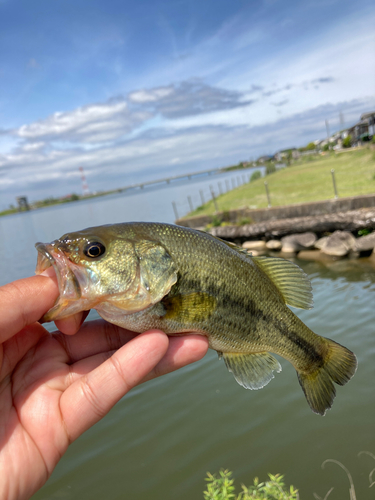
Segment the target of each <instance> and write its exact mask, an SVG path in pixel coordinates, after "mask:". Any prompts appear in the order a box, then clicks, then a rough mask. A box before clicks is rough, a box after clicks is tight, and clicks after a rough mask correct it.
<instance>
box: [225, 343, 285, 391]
mask: <svg viewBox="0 0 375 500" xmlns="http://www.w3.org/2000/svg"><path fill="white" fill-rule="evenodd" d="M222 357H223V358H224V361H225V364H226V367H227V368H228V370H229V371H230V372H232V373H233V375H234V378H235V379H236V381H237V382H238V383H239V384H240V385H242V387H245V389H255V390H256V389H262V387H264V386H265V385H267V384H268V383H269V382H270V381H271V380H272V379H273V378H274V374H273V372H274V371H275V372H277V373H278V372H281V365H280V363H279V362H278V361H277V359H275V358H274V357H273V356H272V355H271V354H269V353H268V352H257V353H251V354H249V353H245V354H243V353H232V352H224V353H222Z"/></svg>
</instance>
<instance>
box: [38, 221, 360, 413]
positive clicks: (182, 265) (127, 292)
mask: <svg viewBox="0 0 375 500" xmlns="http://www.w3.org/2000/svg"><path fill="white" fill-rule="evenodd" d="M36 248H37V250H38V252H39V254H38V263H37V268H36V273H37V274H40V273H41V272H43V271H44V270H45V269H47V268H48V267H50V266H51V265H52V266H53V268H54V270H55V272H56V275H57V279H58V284H59V291H60V295H59V298H58V300H57V302H56V304H55V306H54V307H53V308H52V309H50V310H49V311H48V312H47V313H46V314H45V316H44V317H43V318H42V320H43V321H53V320H57V319H61V318H64V317H67V316H70V315H72V314H74V313H77V312H79V311H83V310H89V309H92V308H93V309H96V310H97V311H98V313H99V314H100V316H102V318H104V319H105V320H107V321H109V322H111V323H114V324H116V325H118V326H121V327H124V328H127V329H129V330H132V331H135V332H143V331H146V330H148V329H151V328H159V329H161V330H163V331H164V332H165V333H167V334H168V335H180V334H184V333H185V334H186V333H191V332H195V333H198V334H201V335H205V336H206V337H207V338H208V341H209V345H210V347H211V348H212V349H215V350H216V351H217V352H218V353H219V357H220V358H223V359H224V362H225V364H226V366H227V368H228V369H229V371H230V372H232V373H233V375H234V377H235V379H236V380H237V382H238V383H239V384H241V385H242V386H243V387H245V388H247V389H260V388H262V387H264V386H265V385H266V384H268V382H270V380H271V379H272V378H273V377H274V375H273V372H279V371H281V366H280V364H279V362H278V361H277V360H276V358H275V357H274V356H272V355H271V354H270V353H271V352H272V353H275V354H278V355H280V356H282V357H283V358H285V359H287V360H288V361H290V363H291V364H292V365H293V366H294V368H295V369H296V371H297V375H298V380H299V382H300V384H301V386H302V389H303V392H304V394H305V396H306V399H307V402H308V404H309V405H310V407H311V409H312V410H313V411H314V412H315V413H318V414H320V415H324V414H325V412H326V410H327V409H328V408H330V407H331V405H332V402H333V399H334V397H335V386H334V383H336V384H339V385H344V384H345V383H346V382H348V380H350V378H351V377H352V376H353V375H354V373H355V370H356V367H357V360H356V357H355V355H354V354H353V353H352V352H351V351H349V350H348V349H346V348H345V347H343V346H341V345H340V344H338V343H336V342H334V341H333V340H329V339H326V338H324V337H321V336H319V335H316V334H315V333H314V332H312V331H311V330H310V329H309V328H308V327H307V326H306V325H305V324H304V323H303V322H302V321H301V320H300V319H299V318H298V317H297V316H296V315H295V314H294V313H293V312H292V311H291V310H290V309H289V308H288V307H287V304H288V305H290V306H294V307H299V308H303V309H310V308H311V307H312V292H311V284H310V281H309V279H308V277H307V276H306V274H305V273H304V272H303V271H302V270H301V269H300V268H299V267H298V266H297V265H295V264H293V263H292V262H289V261H287V260H284V259H280V258H274V257H252V256H251V255H249V254H247V253H246V252H245V251H244V250H242V249H240V248H238V247H235V246H233V245H231V244H229V243H226V242H225V241H223V240H220V239H218V238H215V237H213V236H210V235H209V234H206V233H203V232H200V231H196V230H193V229H188V228H183V227H179V226H174V225H169V224H158V223H143V222H140V223H138V222H133V223H124V224H114V225H107V226H99V227H93V228H88V229H84V230H83V231H78V232H72V233H68V234H65V235H64V236H62V237H61V238H60V239H57V240H55V241H53V242H51V243H48V244H44V243H37V244H36Z"/></svg>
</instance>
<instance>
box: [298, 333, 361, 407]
mask: <svg viewBox="0 0 375 500" xmlns="http://www.w3.org/2000/svg"><path fill="white" fill-rule="evenodd" d="M325 340H326V341H327V343H328V352H327V354H326V356H325V360H324V364H323V366H321V367H320V368H318V369H317V370H316V371H315V372H313V373H302V372H297V375H298V380H299V383H300V384H301V387H302V390H303V392H304V393H305V396H306V399H307V402H308V403H309V405H310V408H311V409H312V411H313V412H315V413H318V414H319V415H325V413H326V411H327V410H328V409H329V408H331V406H332V403H333V400H334V398H335V395H336V389H335V386H334V385H333V382H335V383H336V384H339V385H345V384H346V383H347V382H349V380H350V379H351V378H352V376H353V375H354V373H355V371H356V369H357V358H356V357H355V355H354V354H353V353H352V352H351V351H349V349H347V348H346V347H343V346H342V345H340V344H337V343H336V342H334V341H333V340H330V339H325Z"/></svg>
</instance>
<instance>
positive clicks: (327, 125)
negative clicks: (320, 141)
mask: <svg viewBox="0 0 375 500" xmlns="http://www.w3.org/2000/svg"><path fill="white" fill-rule="evenodd" d="M326 129H327V139H329V137H330V133H329V123H328V120H326Z"/></svg>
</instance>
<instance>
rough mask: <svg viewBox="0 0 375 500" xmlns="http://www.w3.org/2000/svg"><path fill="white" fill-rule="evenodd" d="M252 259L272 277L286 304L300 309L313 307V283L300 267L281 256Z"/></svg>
mask: <svg viewBox="0 0 375 500" xmlns="http://www.w3.org/2000/svg"><path fill="white" fill-rule="evenodd" d="M252 260H253V261H254V263H255V264H256V265H257V266H258V267H259V268H260V269H261V270H262V271H263V272H265V273H266V274H267V276H268V277H269V278H270V279H271V281H272V282H273V284H274V285H275V286H276V287H277V289H278V290H279V292H280V293H281V295H282V297H283V298H284V301H285V303H286V304H288V305H290V306H293V307H299V308H300V309H312V307H313V304H314V302H313V296H312V287H311V283H310V280H309V278H308V276H307V274H305V273H304V272H303V271H302V269H301V268H300V267H298V266H297V265H296V264H294V263H293V262H290V261H289V260H285V259H281V258H279V257H252Z"/></svg>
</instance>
